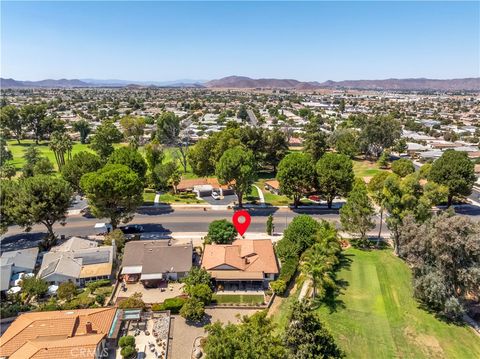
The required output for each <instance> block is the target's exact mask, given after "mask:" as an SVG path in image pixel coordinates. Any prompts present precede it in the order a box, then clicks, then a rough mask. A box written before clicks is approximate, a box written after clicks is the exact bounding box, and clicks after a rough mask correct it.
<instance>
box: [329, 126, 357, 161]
mask: <svg viewBox="0 0 480 359" xmlns="http://www.w3.org/2000/svg"><path fill="white" fill-rule="evenodd" d="M331 141H332V145H333V147H334V148H335V150H336V151H337V152H338V153H341V154H343V155H346V156H348V157H350V158H353V157H355V156H356V155H357V154H358V153H359V148H358V141H359V135H358V131H357V130H355V129H351V128H339V129H337V130H335V131H334V132H333V134H332V138H331Z"/></svg>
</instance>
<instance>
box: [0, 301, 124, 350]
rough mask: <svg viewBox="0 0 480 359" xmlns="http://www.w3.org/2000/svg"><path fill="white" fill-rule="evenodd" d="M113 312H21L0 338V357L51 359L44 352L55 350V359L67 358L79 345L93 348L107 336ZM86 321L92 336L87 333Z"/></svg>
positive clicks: (112, 309) (111, 309)
mask: <svg viewBox="0 0 480 359" xmlns="http://www.w3.org/2000/svg"><path fill="white" fill-rule="evenodd" d="M115 313H116V308H96V309H77V310H71V311H52V312H30V313H24V314H22V315H20V316H19V317H18V318H17V319H16V320H15V321H14V322H13V323H12V324H11V325H10V327H8V329H7V330H6V332H5V333H4V334H3V335H2V336H1V337H0V356H7V357H11V358H34V357H35V358H37V357H39V358H43V357H48V358H54V357H57V356H51V354H52V352H48V353H46V351H48V350H49V349H48V348H53V347H55V348H57V349H56V351H57V352H58V353H59V355H60V354H61V355H60V356H58V357H59V358H60V357H61V358H66V357H71V355H69V351H70V350H71V349H72V348H75V347H78V346H79V345H80V344H79V343H86V345H87V346H92V345H93V346H94V347H96V346H97V345H98V343H99V342H100V341H101V340H102V338H103V337H105V336H106V335H107V334H108V331H109V330H110V327H111V325H112V322H113V319H114V316H115ZM87 322H90V323H91V324H92V329H93V333H87V331H86V323H87ZM59 348H61V350H60V349H59ZM42 353H43V354H42ZM44 354H45V356H43V355H44Z"/></svg>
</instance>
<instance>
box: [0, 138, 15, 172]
mask: <svg viewBox="0 0 480 359" xmlns="http://www.w3.org/2000/svg"><path fill="white" fill-rule="evenodd" d="M11 160H13V155H12V152H11V151H10V150H9V149H8V147H7V141H5V138H4V137H3V134H2V135H0V167H1V166H3V165H4V164H5V163H6V162H7V161H11Z"/></svg>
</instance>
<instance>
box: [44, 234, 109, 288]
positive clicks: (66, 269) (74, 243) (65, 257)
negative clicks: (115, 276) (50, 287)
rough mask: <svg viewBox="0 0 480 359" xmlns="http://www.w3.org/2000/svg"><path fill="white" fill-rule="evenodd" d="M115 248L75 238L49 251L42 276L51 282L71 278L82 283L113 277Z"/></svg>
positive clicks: (45, 256)
mask: <svg viewBox="0 0 480 359" xmlns="http://www.w3.org/2000/svg"><path fill="white" fill-rule="evenodd" d="M115 251H116V250H115V246H99V245H98V243H97V242H95V241H91V240H87V239H83V238H78V237H72V238H70V239H69V240H68V241H66V242H65V243H63V244H62V245H59V246H57V247H53V248H52V249H51V250H50V252H48V253H45V255H44V256H43V261H42V266H41V267H40V271H39V272H38V277H39V278H41V279H43V280H45V281H46V282H48V283H49V284H56V285H58V284H60V283H63V282H66V281H71V282H73V283H75V284H77V285H80V286H83V285H85V283H88V282H91V281H95V280H99V279H111V275H112V269H113V262H114V259H115V258H114V256H115Z"/></svg>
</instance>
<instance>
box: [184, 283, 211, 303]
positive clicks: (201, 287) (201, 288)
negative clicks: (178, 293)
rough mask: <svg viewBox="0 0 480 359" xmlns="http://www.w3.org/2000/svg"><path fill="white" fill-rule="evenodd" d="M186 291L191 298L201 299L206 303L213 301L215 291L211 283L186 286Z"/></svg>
mask: <svg viewBox="0 0 480 359" xmlns="http://www.w3.org/2000/svg"><path fill="white" fill-rule="evenodd" d="M185 293H187V294H188V295H189V296H190V298H194V299H196V300H199V301H200V302H202V303H203V304H205V305H208V304H210V302H211V301H212V295H213V291H212V288H211V287H210V285H209V284H195V285H193V286H186V287H185Z"/></svg>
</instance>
